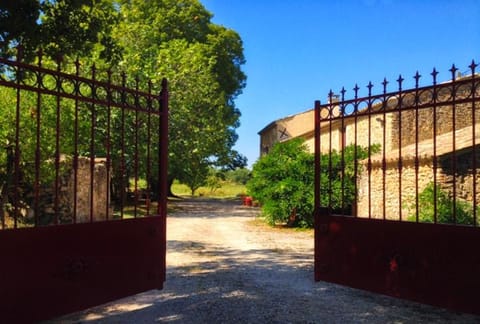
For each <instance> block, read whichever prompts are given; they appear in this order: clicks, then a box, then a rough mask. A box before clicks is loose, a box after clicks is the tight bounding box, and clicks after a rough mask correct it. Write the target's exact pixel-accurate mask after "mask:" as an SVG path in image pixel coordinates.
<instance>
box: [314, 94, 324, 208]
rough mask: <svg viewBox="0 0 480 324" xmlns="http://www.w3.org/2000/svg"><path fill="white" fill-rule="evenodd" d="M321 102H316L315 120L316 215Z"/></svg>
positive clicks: (319, 162)
mask: <svg viewBox="0 0 480 324" xmlns="http://www.w3.org/2000/svg"><path fill="white" fill-rule="evenodd" d="M320 120H321V118H320V101H318V100H317V101H315V118H314V122H315V125H314V127H315V128H314V129H315V151H314V152H315V178H314V183H315V188H314V195H315V197H314V206H315V215H316V214H317V212H318V209H319V208H320V181H321V170H322V166H321V159H320V155H321V146H320V126H321V124H320Z"/></svg>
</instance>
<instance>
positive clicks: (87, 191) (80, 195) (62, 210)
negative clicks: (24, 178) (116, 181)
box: [27, 157, 113, 225]
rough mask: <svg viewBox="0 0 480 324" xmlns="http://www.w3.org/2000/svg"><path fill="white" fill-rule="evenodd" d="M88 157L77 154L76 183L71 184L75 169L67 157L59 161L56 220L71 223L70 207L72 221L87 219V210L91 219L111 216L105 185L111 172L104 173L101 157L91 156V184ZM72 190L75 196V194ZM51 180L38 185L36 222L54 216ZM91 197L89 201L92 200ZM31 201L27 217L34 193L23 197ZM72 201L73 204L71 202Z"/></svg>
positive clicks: (42, 222) (43, 223) (87, 220)
mask: <svg viewBox="0 0 480 324" xmlns="http://www.w3.org/2000/svg"><path fill="white" fill-rule="evenodd" d="M90 168H91V165H90V159H89V158H86V157H80V158H79V159H78V168H77V184H76V186H75V170H74V168H73V162H72V161H71V160H65V161H62V162H61V167H60V170H61V174H60V176H59V188H58V198H57V201H58V206H57V209H58V221H59V223H62V224H64V223H72V222H73V221H74V220H73V218H74V208H75V206H76V222H77V223H84V222H89V221H90V209H91V210H92V220H93V221H100V220H106V219H107V218H109V217H112V215H113V209H112V207H111V206H110V197H109V187H110V179H109V177H110V176H111V175H108V172H107V166H106V161H105V159H95V162H94V168H93V186H92V183H91V179H92V178H91V170H90ZM75 189H76V190H75ZM75 192H76V195H75ZM55 196H56V191H55V180H53V181H52V182H51V183H49V184H48V185H42V186H41V188H40V191H39V201H38V205H39V206H38V209H39V211H38V212H39V215H38V218H39V222H40V224H41V225H46V224H50V223H52V222H53V220H54V219H55V214H56V210H55V209H56V208H55ZM92 197H93V200H92ZM27 198H28V200H29V201H31V204H30V208H29V209H28V212H27V215H28V218H30V219H33V217H34V213H35V212H34V206H33V204H34V203H33V202H34V194H33V193H31V194H30V195H29V197H27ZM75 200H76V205H75Z"/></svg>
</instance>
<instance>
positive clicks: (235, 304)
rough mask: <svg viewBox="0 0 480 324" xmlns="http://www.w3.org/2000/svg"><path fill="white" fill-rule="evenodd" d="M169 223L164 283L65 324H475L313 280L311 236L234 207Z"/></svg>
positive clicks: (193, 204) (210, 208)
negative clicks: (157, 287) (159, 286)
mask: <svg viewBox="0 0 480 324" xmlns="http://www.w3.org/2000/svg"><path fill="white" fill-rule="evenodd" d="M172 205H174V207H175V209H176V211H175V212H173V213H170V214H169V218H168V229H167V231H168V252H167V267H168V269H167V281H166V283H165V288H164V289H163V290H162V291H148V292H145V293H142V294H138V295H135V296H132V297H129V298H125V299H121V300H118V301H116V302H113V303H109V304H106V305H102V306H99V307H95V308H92V309H89V310H86V311H83V312H80V313H76V314H72V315H69V316H66V317H63V318H61V319H59V320H57V321H55V322H62V323H79V322H85V323H153V322H168V323H235V322H238V323H362V322H365V323H432V322H433V323H453V322H454V323H480V317H475V316H473V315H468V314H459V313H452V312H449V311H446V310H443V309H438V308H433V307H430V306H426V305H421V304H417V303H412V302H407V301H403V300H398V299H395V298H390V297H386V296H382V295H376V294H372V293H369V292H365V291H361V290H356V289H351V288H347V287H343V286H338V285H334V284H330V283H325V282H317V283H316V282H314V280H313V232H312V231H294V230H289V229H278V228H270V227H268V226H265V225H264V224H263V223H261V222H260V221H259V220H258V219H256V215H257V214H258V213H259V210H258V209H256V208H251V207H244V206H241V204H240V202H239V201H232V200H211V199H210V200H209V199H195V200H191V199H185V200H182V201H180V202H174V203H172Z"/></svg>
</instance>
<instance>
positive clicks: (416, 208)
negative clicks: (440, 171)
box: [414, 71, 421, 223]
mask: <svg viewBox="0 0 480 324" xmlns="http://www.w3.org/2000/svg"><path fill="white" fill-rule="evenodd" d="M420 77H421V75H420V74H419V73H418V71H417V73H416V74H415V77H414V78H415V221H416V222H417V223H418V215H419V206H418V203H419V199H418V195H419V188H418V179H419V168H420V161H419V159H418V142H419V138H418V137H419V136H418V127H419V124H418V120H419V110H418V105H419V103H420V96H419V90H418V87H419V80H420Z"/></svg>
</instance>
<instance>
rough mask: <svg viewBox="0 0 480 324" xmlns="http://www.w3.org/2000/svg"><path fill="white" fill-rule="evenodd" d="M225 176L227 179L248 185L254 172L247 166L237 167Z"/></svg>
mask: <svg viewBox="0 0 480 324" xmlns="http://www.w3.org/2000/svg"><path fill="white" fill-rule="evenodd" d="M225 176H226V178H227V180H230V181H232V182H235V183H239V184H243V185H246V184H247V182H248V180H250V179H251V177H252V173H251V171H250V170H248V169H247V168H236V169H235V170H229V171H227V172H226V173H225Z"/></svg>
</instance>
